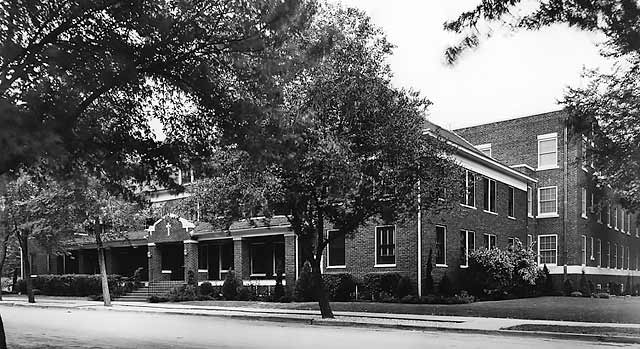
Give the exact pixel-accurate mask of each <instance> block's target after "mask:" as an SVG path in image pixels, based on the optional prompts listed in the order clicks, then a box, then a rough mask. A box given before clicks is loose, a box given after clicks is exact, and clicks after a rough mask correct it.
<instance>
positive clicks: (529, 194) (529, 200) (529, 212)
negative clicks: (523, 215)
mask: <svg viewBox="0 0 640 349" xmlns="http://www.w3.org/2000/svg"><path fill="white" fill-rule="evenodd" d="M527 215H528V216H529V217H533V189H531V187H527Z"/></svg>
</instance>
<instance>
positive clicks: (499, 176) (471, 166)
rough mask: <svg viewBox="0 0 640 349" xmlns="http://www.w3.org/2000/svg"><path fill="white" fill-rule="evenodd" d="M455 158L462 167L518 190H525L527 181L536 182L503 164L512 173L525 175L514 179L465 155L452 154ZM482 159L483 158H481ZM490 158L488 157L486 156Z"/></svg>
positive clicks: (463, 149)
mask: <svg viewBox="0 0 640 349" xmlns="http://www.w3.org/2000/svg"><path fill="white" fill-rule="evenodd" d="M459 149H460V150H462V151H467V152H469V153H468V154H474V156H478V155H477V154H475V153H472V152H470V151H468V150H466V149H465V148H459ZM454 157H455V160H456V161H457V162H458V163H459V164H460V166H462V167H464V168H465V169H467V170H469V171H471V172H475V173H476V174H479V175H481V176H484V177H488V178H491V179H494V180H495V181H498V182H501V183H505V184H507V185H510V186H512V187H514V188H518V189H520V190H523V191H524V190H527V183H528V182H537V180H534V179H533V178H529V177H527V176H525V175H523V174H522V173H520V172H518V171H516V170H513V169H511V168H509V167H506V166H504V165H500V166H504V167H505V168H506V169H508V170H509V171H512V172H514V173H517V174H518V175H519V176H522V177H525V179H517V180H516V179H514V178H513V177H512V176H509V175H506V174H503V173H502V172H499V171H497V170H495V169H492V168H489V167H487V166H484V165H482V164H479V163H478V162H476V161H474V160H472V159H467V158H465V157H462V156H459V155H457V154H456V155H454ZM483 159H484V158H483ZM487 159H490V158H487Z"/></svg>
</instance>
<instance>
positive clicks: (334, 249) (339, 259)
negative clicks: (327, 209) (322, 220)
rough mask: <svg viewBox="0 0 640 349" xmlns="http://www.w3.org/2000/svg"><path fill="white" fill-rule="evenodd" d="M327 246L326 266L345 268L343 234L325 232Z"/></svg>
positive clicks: (333, 231) (334, 231) (335, 231)
mask: <svg viewBox="0 0 640 349" xmlns="http://www.w3.org/2000/svg"><path fill="white" fill-rule="evenodd" d="M327 238H328V239H329V245H328V246H327V266H328V267H335V268H337V267H344V266H345V257H346V256H345V239H344V234H341V233H340V231H339V230H329V231H327Z"/></svg>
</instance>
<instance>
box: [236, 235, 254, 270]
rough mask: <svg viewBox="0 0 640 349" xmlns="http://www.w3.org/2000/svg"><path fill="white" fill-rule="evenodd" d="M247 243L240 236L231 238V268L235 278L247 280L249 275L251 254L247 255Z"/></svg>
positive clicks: (248, 252)
mask: <svg viewBox="0 0 640 349" xmlns="http://www.w3.org/2000/svg"><path fill="white" fill-rule="evenodd" d="M249 254H250V251H249V244H248V243H247V241H246V240H243V239H242V237H234V238H233V269H234V270H235V272H236V278H237V279H239V280H248V279H249V277H250V275H251V261H250V258H251V256H250V255H249Z"/></svg>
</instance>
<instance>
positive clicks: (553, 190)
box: [538, 186, 558, 217]
mask: <svg viewBox="0 0 640 349" xmlns="http://www.w3.org/2000/svg"><path fill="white" fill-rule="evenodd" d="M557 215H558V187H555V186H553V187H544V188H539V189H538V216H540V217H545V216H557Z"/></svg>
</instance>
